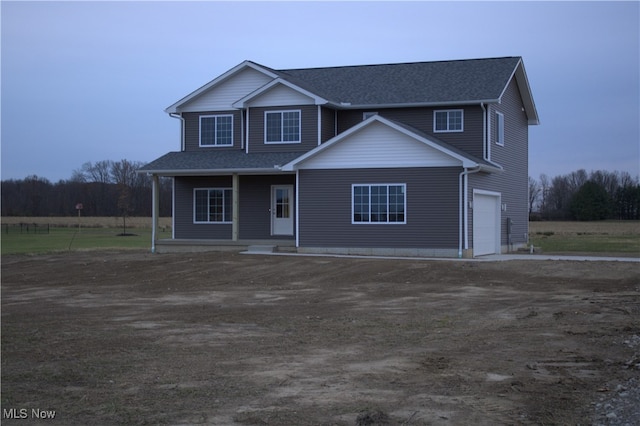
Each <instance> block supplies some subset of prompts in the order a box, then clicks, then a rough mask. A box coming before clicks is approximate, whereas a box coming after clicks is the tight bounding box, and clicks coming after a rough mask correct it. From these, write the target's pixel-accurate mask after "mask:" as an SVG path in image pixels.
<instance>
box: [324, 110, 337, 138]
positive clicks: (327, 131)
mask: <svg viewBox="0 0 640 426" xmlns="http://www.w3.org/2000/svg"><path fill="white" fill-rule="evenodd" d="M336 115H337V114H336V110H334V109H329V108H324V107H322V112H321V117H322V118H321V119H322V123H321V126H322V127H321V134H320V142H321V143H323V142H326V141H328V140H329V139H331V138H332V137H334V136H335V135H336Z"/></svg>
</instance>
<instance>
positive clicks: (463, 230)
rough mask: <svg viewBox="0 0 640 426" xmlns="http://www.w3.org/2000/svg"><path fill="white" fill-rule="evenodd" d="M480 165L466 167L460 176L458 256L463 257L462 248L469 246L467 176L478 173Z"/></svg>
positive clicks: (465, 248)
mask: <svg viewBox="0 0 640 426" xmlns="http://www.w3.org/2000/svg"><path fill="white" fill-rule="evenodd" d="M479 171H480V167H476V168H475V169H469V168H467V167H464V168H463V170H462V172H460V175H459V177H458V185H459V188H460V194H459V197H460V200H459V201H460V209H459V212H458V213H459V214H458V222H459V230H458V258H459V259H461V258H462V250H463V249H464V250H467V249H468V248H469V219H468V218H469V195H468V194H469V190H468V178H467V176H468V175H470V174H472V173H478V172H479Z"/></svg>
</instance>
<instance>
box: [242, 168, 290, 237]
mask: <svg viewBox="0 0 640 426" xmlns="http://www.w3.org/2000/svg"><path fill="white" fill-rule="evenodd" d="M271 185H293V186H294V194H295V175H270V176H253V175H248V176H240V200H239V210H240V215H239V220H238V221H239V231H240V232H239V238H240V239H247V240H251V239H260V240H268V239H278V240H283V239H287V238H291V239H293V238H294V237H283V236H282V235H277V236H275V237H274V236H272V235H271V211H270V209H271ZM294 206H295V200H294ZM293 213H294V222H295V208H294V211H293ZM294 229H295V227H294Z"/></svg>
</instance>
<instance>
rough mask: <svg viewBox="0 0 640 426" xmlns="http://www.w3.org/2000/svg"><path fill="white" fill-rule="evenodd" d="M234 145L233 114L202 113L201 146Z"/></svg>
mask: <svg viewBox="0 0 640 426" xmlns="http://www.w3.org/2000/svg"><path fill="white" fill-rule="evenodd" d="M231 145H233V115H201V116H200V146H231Z"/></svg>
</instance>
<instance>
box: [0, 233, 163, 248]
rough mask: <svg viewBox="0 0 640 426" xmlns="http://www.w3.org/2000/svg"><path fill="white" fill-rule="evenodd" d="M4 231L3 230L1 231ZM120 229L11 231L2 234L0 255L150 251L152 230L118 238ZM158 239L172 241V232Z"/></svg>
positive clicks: (159, 236)
mask: <svg viewBox="0 0 640 426" xmlns="http://www.w3.org/2000/svg"><path fill="white" fill-rule="evenodd" d="M3 231H4V230H3ZM121 233H122V228H85V229H81V230H80V231H78V229H77V228H68V227H65V228H60V227H51V228H49V233H33V232H31V233H20V228H17V229H15V228H11V229H10V230H9V232H8V233H4V232H3V233H2V236H1V237H0V238H1V240H0V241H1V242H2V250H1V253H2V254H3V255H5V254H36V253H51V252H60V251H72V250H89V249H144V248H149V249H150V248H151V229H149V228H131V229H127V234H133V235H128V236H119V235H118V234H121ZM158 238H171V232H170V231H165V232H158Z"/></svg>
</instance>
